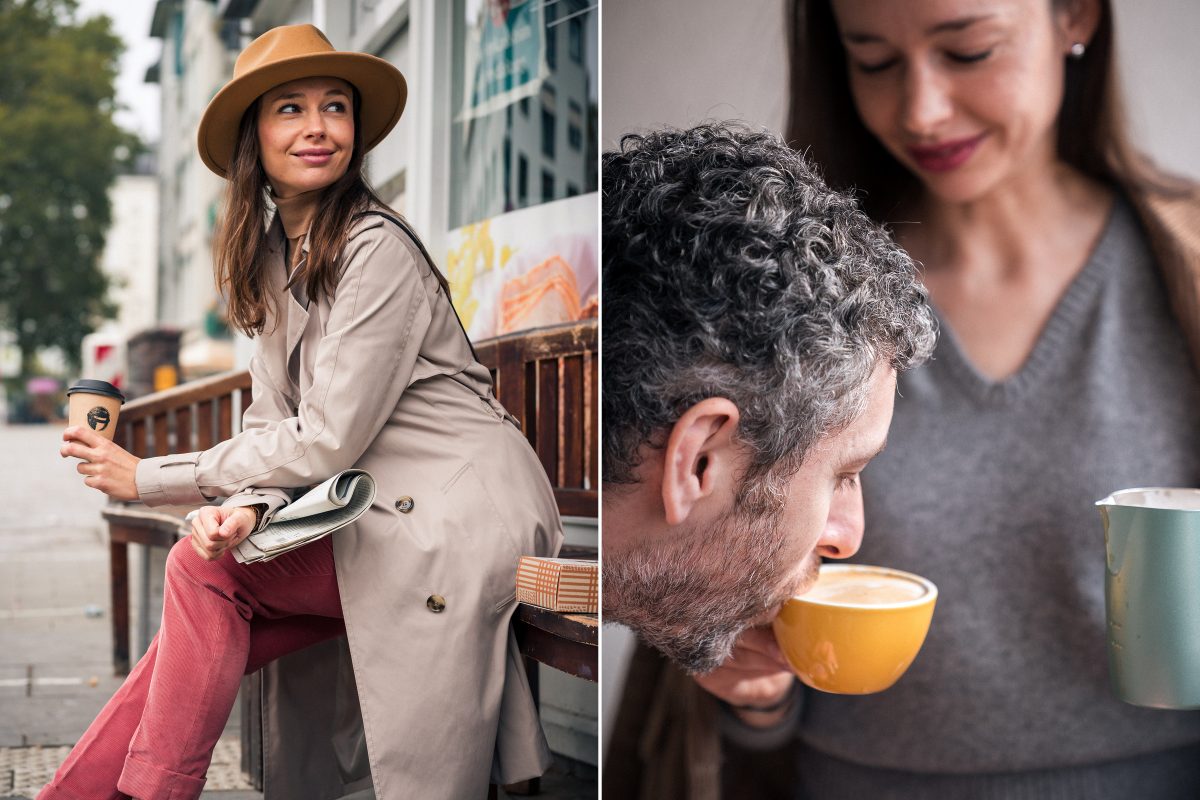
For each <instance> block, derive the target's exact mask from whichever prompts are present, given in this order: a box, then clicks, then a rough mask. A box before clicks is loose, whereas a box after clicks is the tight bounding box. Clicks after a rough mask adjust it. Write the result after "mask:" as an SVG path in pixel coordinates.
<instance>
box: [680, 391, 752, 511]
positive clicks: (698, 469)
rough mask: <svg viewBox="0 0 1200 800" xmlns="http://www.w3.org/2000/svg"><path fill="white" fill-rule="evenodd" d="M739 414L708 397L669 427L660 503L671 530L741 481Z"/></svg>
mask: <svg viewBox="0 0 1200 800" xmlns="http://www.w3.org/2000/svg"><path fill="white" fill-rule="evenodd" d="M739 418H740V414H739V412H738V407H737V406H736V405H734V404H733V402H732V401H730V400H727V399H725V398H724V397H709V398H706V399H704V400H701V401H700V402H699V403H697V404H696V405H694V406H692V407H691V408H689V409H688V410H687V411H685V412H684V414H683V416H681V417H680V418H679V420H678V421H677V422H676V423H675V424H674V425H673V426H672V427H671V435H670V436H669V437H668V438H667V446H666V449H665V451H664V452H663V467H662V469H663V476H662V501H663V509H664V511H665V512H666V520H667V524H668V525H678V524H679V523H681V522H683V521H684V520H686V519H687V518H688V515H689V514H690V513H692V510H693V509H694V508H695V506H696V504H697V503H698V502H700V501H701V500H703V499H704V498H706V497H709V496H711V495H712V494H713V493H714V492H716V491H717V490H719V489H721V488H722V487H727V486H732V485H733V482H734V481H735V480H736V478H737V472H738V467H739V463H738V453H739V450H740V448H739V447H738V446H737V442H736V441H735V438H734V437H735V434H736V433H737V427H738V420H739Z"/></svg>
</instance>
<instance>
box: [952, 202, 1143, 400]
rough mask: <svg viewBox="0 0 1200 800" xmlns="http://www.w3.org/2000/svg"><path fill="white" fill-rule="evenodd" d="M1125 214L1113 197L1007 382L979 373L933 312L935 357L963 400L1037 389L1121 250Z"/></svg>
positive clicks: (1002, 397) (1010, 396)
mask: <svg viewBox="0 0 1200 800" xmlns="http://www.w3.org/2000/svg"><path fill="white" fill-rule="evenodd" d="M1126 213H1127V210H1126V208H1125V201H1124V198H1122V197H1121V196H1120V195H1117V196H1116V198H1115V199H1114V201H1113V205H1112V208H1111V209H1109V212H1108V218H1107V219H1106V220H1105V223H1104V227H1103V228H1102V229H1101V232H1100V235H1099V236H1098V237H1097V238H1096V241H1095V243H1094V244H1093V245H1092V250H1091V252H1090V253H1089V254H1088V258H1087V260H1086V261H1085V262H1084V264H1083V267H1082V268H1081V269H1080V270H1079V272H1077V273H1076V274H1075V277H1074V278H1072V279H1071V282H1070V283H1069V284H1068V285H1067V289H1066V291H1064V292H1063V294H1062V296H1061V297H1060V298H1059V299H1058V303H1057V304H1056V305H1055V306H1054V310H1053V311H1052V312H1051V313H1050V317H1049V319H1047V320H1046V324H1045V325H1044V326H1043V327H1042V330H1041V332H1040V333H1039V334H1038V336H1037V340H1036V341H1035V343H1034V346H1033V349H1032V350H1031V351H1030V353H1029V355H1028V356H1027V357H1026V358H1025V362H1024V363H1023V364H1021V366H1020V368H1019V369H1018V370H1017V371H1016V372H1014V373H1013V374H1012V375H1009V376H1008V377H1006V378H1003V379H1001V380H996V379H994V378H991V377H989V376H987V375H984V374H983V373H982V372H980V370H979V369H978V368H977V367H976V366H975V364H974V362H972V361H971V359H970V358H969V357H968V356H967V354H966V351H964V350H963V348H962V346H961V345H960V344H959V342H958V339H957V338H956V337H955V335H954V331H953V330H952V329H951V328H950V326H949V324H947V322H946V320H945V318H944V317H943V316H942V315H941V313H940V312H939V311H938V310H937V308H936V307H934V309H933V311H934V315H935V316H936V317H937V320H938V327H939V329H940V341H939V345H938V348H937V353H936V356H935V358H937V359H938V360H939V361H941V362H942V363H943V365H944V366H945V367H946V369H947V370H948V371H949V373H950V374H951V375H952V376H953V377H954V378H955V379H956V380H957V382H958V383H959V385H960V386H961V387H962V389H963V390H964V391H965V392H966V393H967V394H968V395H970V396H971V397H972V398H974V399H975V400H976V401H978V402H980V403H991V404H1002V403H1006V402H1013V401H1015V400H1018V399H1019V398H1021V397H1022V396H1024V395H1025V394H1027V393H1028V392H1029V391H1030V390H1031V389H1032V388H1034V387H1036V386H1037V385H1038V383H1039V382H1040V381H1041V380H1042V378H1043V377H1044V376H1045V374H1046V372H1047V370H1048V369H1049V368H1050V366H1051V364H1052V362H1053V361H1054V360H1055V359H1056V358H1057V357H1058V355H1059V353H1060V352H1061V348H1062V346H1063V344H1064V343H1066V342H1069V341H1070V340H1071V339H1072V338H1073V337H1074V335H1075V333H1076V331H1077V329H1078V326H1079V325H1080V323H1081V321H1082V320H1083V318H1084V317H1085V316H1086V314H1087V311H1088V309H1089V308H1090V307H1091V306H1092V301H1093V299H1094V298H1095V296H1096V293H1097V292H1098V291H1099V289H1100V287H1101V286H1102V285H1103V283H1104V281H1105V279H1106V278H1107V276H1108V275H1109V273H1110V272H1111V271H1112V267H1113V265H1114V264H1115V262H1116V260H1117V252H1118V251H1119V249H1120V248H1118V247H1117V246H1116V244H1117V243H1116V241H1115V239H1116V238H1117V237H1119V236H1121V235H1122V234H1121V233H1120V230H1119V229H1120V228H1121V226H1120V225H1119V224H1118V222H1119V220H1121V219H1124V218H1125V215H1126Z"/></svg>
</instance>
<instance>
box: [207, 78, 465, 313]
mask: <svg viewBox="0 0 1200 800" xmlns="http://www.w3.org/2000/svg"><path fill="white" fill-rule="evenodd" d="M353 94H354V98H353V103H354V152H353V153H352V154H351V156H350V164H349V165H348V166H347V168H346V174H345V175H343V176H342V177H341V178H339V179H338V180H336V181H334V182H333V183H332V184H330V185H329V186H326V187H325V188H324V189H323V190H322V191H321V196H320V199H319V200H318V201H317V212H316V214H315V215H314V217H313V221H312V227H311V228H310V230H309V234H308V236H309V239H308V260H307V262H306V263H305V266H304V269H303V272H302V273H301V274H299V275H296V276H294V277H293V280H302V281H303V282H304V290H305V292H306V294H307V295H308V297H309V298H311V299H316V298H318V297H321V296H322V294H325V293H332V292H333V290H334V288H336V286H337V281H338V275H339V266H340V265H339V263H338V261H339V257H340V255H341V252H342V248H343V247H345V245H346V238H347V236H348V235H349V233H350V228H351V226H352V225H353V224H354V222H355V218H356V217H357V216H358V215H360V214H362V213H364V212H366V211H367V210H368V209H369V208H372V207H376V208H380V209H383V210H386V211H387V212H388V213H390V214H392V215H394V216H396V217H398V218H399V217H400V214H398V213H396V212H395V211H393V210H392V209H390V208H389V207H388V206H387V205H386V204H385V203H384V202H383V201H382V200H380V199H379V197H378V196H377V195H376V194H375V192H374V191H372V189H371V187H370V186H369V185H368V184H367V181H366V178H365V177H364V176H363V160H364V159H363V157H364V155H365V154H364V153H363V142H362V133H361V131H362V126H361V125H360V124H359V109H360V99H361V97H360V95H359V92H358V89H357V88H353ZM260 101H261V98H260V99H259V100H255V101H254V103H253V104H251V106H250V107H249V108H248V109H246V113H244V114H243V115H242V121H241V124H240V125H239V127H238V138H237V146H236V148H235V150H234V155H233V162H232V163H231V164H230V167H229V185H228V186H227V187H226V191H225V204H224V208H223V209H222V212H221V219H220V222H219V224H218V225H217V232H216V238H215V242H214V245H213V249H214V251H215V252H214V256H215V257H214V262H215V269H216V279H217V286H218V288H219V289H220V290H221V292H222V293H223V294H224V295H225V297H226V300H227V302H228V305H229V320H230V322H232V323H233V325H234V326H235V327H236V328H237V329H238V330H240V331H242V332H243V333H245V334H246V335H247V336H254V335H256V334H259V333H262V332H263V329H264V328H265V326H266V322H267V318H268V316H272V317H275V318H276V319H278V317H277V316H276V315H275V311H277V309H275V308H274V299H273V298H271V297H268V296H267V294H266V292H265V291H264V286H265V277H266V276H265V271H266V265H267V199H268V197H269V195H270V186H269V184H268V179H267V173H266V171H265V170H264V169H263V166H262V161H261V159H260V158H259V147H258V111H259V104H260ZM429 266H430V268H431V269H432V270H433V274H434V276H435V277H436V278H437V281H438V283H439V284H440V285H441V287H442V291H444V292H446V297H449V296H450V287H449V284H448V283H447V282H446V279H445V277H443V275H442V273H441V272H439V271H438V268H437V266H435V265H434V264H432V263H431V264H430V265H429Z"/></svg>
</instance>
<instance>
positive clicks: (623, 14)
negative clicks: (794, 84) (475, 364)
mask: <svg viewBox="0 0 1200 800" xmlns="http://www.w3.org/2000/svg"><path fill="white" fill-rule="evenodd" d="M1112 4H1113V5H1114V6H1115V9H1114V13H1115V15H1116V31H1117V49H1118V54H1119V60H1120V64H1121V70H1122V76H1121V77H1122V82H1123V85H1124V88H1125V95H1126V101H1127V105H1128V110H1129V116H1130V124H1131V127H1132V129H1133V133H1134V135H1135V139H1134V140H1135V141H1136V142H1137V143H1138V144H1139V146H1140V147H1141V148H1142V149H1143V150H1145V151H1146V152H1148V153H1149V154H1150V155H1152V156H1153V157H1154V158H1155V159H1156V160H1157V161H1158V163H1159V164H1160V165H1162V166H1164V167H1166V168H1168V169H1170V170H1172V171H1175V172H1178V173H1181V174H1185V175H1189V176H1191V177H1193V178H1196V179H1200V146H1197V143H1200V102H1198V101H1200V45H1198V44H1197V42H1196V37H1195V34H1196V32H1197V31H1200V3H1198V2H1196V0H1145V1H1144V2H1138V3H1133V2H1129V0H1112ZM785 14H786V2H785V0H741V1H740V2H732V0H604V18H603V41H602V50H603V59H602V78H603V80H602V83H601V89H602V100H601V103H602V104H601V129H600V135H601V143H602V146H603V147H604V149H611V148H612V147H613V146H614V145H615V143H616V142H617V140H618V139H619V137H620V136H621V134H623V133H627V132H630V131H636V130H640V129H645V128H651V127H655V126H658V125H664V124H670V125H676V126H687V125H692V124H696V123H698V122H701V121H703V120H706V119H741V120H745V121H747V122H750V123H753V124H756V125H761V126H763V127H766V128H770V129H772V130H779V129H780V128H781V127H782V125H783V123H784V118H785V115H786V114H787V98H786V87H787V49H786V48H787V44H786V38H785V32H784V24H785ZM602 641H603V647H602V659H603V660H602V670H603V672H602V675H603V679H602V685H603V705H604V708H603V720H604V729H605V731H609V730H611V729H612V722H613V720H614V717H615V711H616V705H617V701H618V699H619V697H620V694H621V688H622V684H623V680H624V673H625V665H626V663H627V661H628V658H629V652H630V649H631V646H632V637H631V635H630V634H629V632H628V631H627V630H625V629H624V628H621V627H620V626H616V625H608V626H605V628H604V630H603V632H602ZM606 744H607V735H606Z"/></svg>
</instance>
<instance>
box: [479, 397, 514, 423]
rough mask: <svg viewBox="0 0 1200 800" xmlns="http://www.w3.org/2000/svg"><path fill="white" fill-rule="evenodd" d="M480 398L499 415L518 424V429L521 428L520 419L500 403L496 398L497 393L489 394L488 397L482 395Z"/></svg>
mask: <svg viewBox="0 0 1200 800" xmlns="http://www.w3.org/2000/svg"><path fill="white" fill-rule="evenodd" d="M479 399H480V400H482V401H483V402H484V403H485V404H486V405H488V406H490V407H491V409H492V411H494V412H495V413H496V416H497V417H500V418H501V419H505V420H508V421H509V422H511V423H512V424H513V425H516V426H517V430H521V422H520V420H518V419H517V418H516V417H514V416H513V415H512V414H510V413H508V409H507V408H505V407H504V406H502V405H501V404H500V401H499V400H497V399H496V396H495V395H493V394H488V395H487V396H486V397H484V396H480V398H479Z"/></svg>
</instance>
